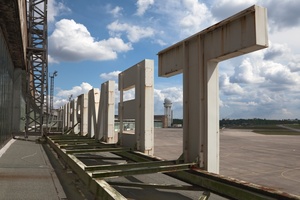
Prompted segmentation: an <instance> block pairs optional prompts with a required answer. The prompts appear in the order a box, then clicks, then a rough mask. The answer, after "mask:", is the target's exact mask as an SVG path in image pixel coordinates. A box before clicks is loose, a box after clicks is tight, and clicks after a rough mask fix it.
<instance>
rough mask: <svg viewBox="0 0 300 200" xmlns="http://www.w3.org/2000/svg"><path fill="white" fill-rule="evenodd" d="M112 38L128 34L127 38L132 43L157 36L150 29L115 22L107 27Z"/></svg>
mask: <svg viewBox="0 0 300 200" xmlns="http://www.w3.org/2000/svg"><path fill="white" fill-rule="evenodd" d="M107 28H108V30H109V31H110V34H111V35H112V36H115V35H118V36H119V35H121V34H122V33H125V34H126V37H127V38H128V40H129V41H130V42H138V41H140V40H141V39H142V38H148V37H153V36H154V34H155V31H154V29H152V28H150V27H141V26H135V25H131V24H127V23H119V21H114V22H113V23H111V24H109V25H108V26H107Z"/></svg>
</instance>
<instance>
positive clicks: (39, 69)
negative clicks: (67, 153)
mask: <svg viewBox="0 0 300 200" xmlns="http://www.w3.org/2000/svg"><path fill="white" fill-rule="evenodd" d="M27 6H28V7H27V8H28V10H27V11H28V12H27V20H28V23H27V26H28V48H27V61H28V69H27V95H26V133H25V137H26V136H27V133H30V132H31V133H40V134H41V135H44V133H43V124H47V122H46V121H47V120H46V119H47V117H46V116H47V113H48V59H47V46H48V42H47V0H28V1H27Z"/></svg>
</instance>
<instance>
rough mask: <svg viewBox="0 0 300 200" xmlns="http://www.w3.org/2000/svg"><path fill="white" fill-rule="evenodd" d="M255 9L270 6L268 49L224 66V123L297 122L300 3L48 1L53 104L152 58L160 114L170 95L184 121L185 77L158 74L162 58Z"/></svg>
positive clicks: (176, 113) (299, 114)
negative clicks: (221, 23)
mask: <svg viewBox="0 0 300 200" xmlns="http://www.w3.org/2000/svg"><path fill="white" fill-rule="evenodd" d="M253 4H258V5H261V6H264V7H266V8H267V9H268V24H269V27H268V29H269V45H270V46H269V48H268V49H265V50H261V51H257V52H254V53H251V54H247V55H244V56H240V57H238V58H235V59H231V60H228V61H224V62H222V63H220V64H219V69H220V70H219V77H220V78H219V81H220V83H219V85H220V118H221V119H223V118H231V119H233V118H268V119H283V118H284V119H294V118H300V112H299V111H300V103H299V99H300V87H299V86H300V48H299V47H300V39H299V35H300V26H299V25H300V12H299V11H298V9H299V8H300V1H299V0H286V1H281V0H272V1H271V0H249V1H243V0H210V1H208V0H206V1H204V0H202V1H201V0H126V1H125V0H89V1H82V0H75V1H74V0H72V1H71V0H48V37H49V38H48V46H49V48H48V53H49V56H48V60H49V73H50V74H51V73H53V72H54V71H55V70H56V71H58V76H57V77H55V89H54V95H55V96H54V107H56V108H58V107H59V106H61V105H63V104H65V103H66V102H67V101H68V98H69V96H70V95H73V97H76V96H78V95H80V94H82V93H86V92H87V91H88V90H90V89H91V88H93V87H94V88H99V87H100V85H101V84H102V83H103V82H105V81H107V80H115V81H116V82H117V77H118V76H117V75H118V73H119V72H120V71H123V70H125V69H127V68H129V67H131V66H133V65H134V64H136V63H138V62H140V61H141V60H143V59H153V60H154V68H155V71H154V73H155V80H154V81H155V89H154V94H155V95H154V101H155V114H163V101H164V99H165V98H169V99H170V100H171V101H172V102H173V110H174V117H175V118H182V76H181V75H177V76H175V77H171V78H161V77H158V75H157V69H158V64H157V53H158V52H159V51H161V50H163V49H165V48H167V47H168V46H170V45H172V44H174V43H176V42H179V41H180V40H182V39H185V38H186V37H188V36H190V35H192V34H195V33H197V32H199V31H201V30H203V29H205V28H207V27H209V26H211V25H213V24H215V23H217V22H218V21H221V20H223V19H224V18H227V17H229V16H231V15H233V14H235V13H237V12H239V11H241V10H243V9H245V8H248V7H249V6H251V5H253ZM116 85H117V84H116ZM116 92H117V90H116ZM130 95H132V94H130V93H129V94H128V96H130ZM118 98H119V95H118V92H117V95H116V102H118Z"/></svg>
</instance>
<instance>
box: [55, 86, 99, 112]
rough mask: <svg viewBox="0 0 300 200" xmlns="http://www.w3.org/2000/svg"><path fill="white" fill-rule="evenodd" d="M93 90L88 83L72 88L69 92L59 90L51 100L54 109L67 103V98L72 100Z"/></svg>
mask: <svg viewBox="0 0 300 200" xmlns="http://www.w3.org/2000/svg"><path fill="white" fill-rule="evenodd" d="M92 88H93V86H91V85H90V84H89V83H87V82H82V83H81V84H80V85H79V86H74V87H73V88H72V89H70V90H59V91H58V93H57V94H56V96H55V97H54V98H53V105H54V108H59V107H60V106H63V105H64V104H66V103H67V102H68V101H69V98H71V99H74V98H76V97H78V96H79V95H81V94H86V93H88V91H90V90H91V89H92Z"/></svg>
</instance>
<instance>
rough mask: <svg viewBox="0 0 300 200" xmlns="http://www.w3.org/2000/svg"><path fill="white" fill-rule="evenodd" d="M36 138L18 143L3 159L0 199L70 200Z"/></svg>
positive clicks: (9, 149)
mask: <svg viewBox="0 0 300 200" xmlns="http://www.w3.org/2000/svg"><path fill="white" fill-rule="evenodd" d="M35 139H36V138H30V139H29V140H27V141H25V140H16V141H14V142H13V143H12V144H11V145H10V146H9V148H7V150H6V151H5V152H2V156H1V157H0V199H5V200H18V199H22V200H40V199H44V200H57V199H66V195H65V193H64V191H63V189H62V187H61V185H60V183H59V180H58V178H57V176H56V174H55V172H54V170H53V168H52V166H51V164H50V163H49V160H48V158H47V156H46V154H45V152H44V150H43V147H42V145H40V144H37V143H36V142H35Z"/></svg>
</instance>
